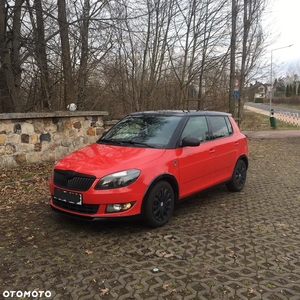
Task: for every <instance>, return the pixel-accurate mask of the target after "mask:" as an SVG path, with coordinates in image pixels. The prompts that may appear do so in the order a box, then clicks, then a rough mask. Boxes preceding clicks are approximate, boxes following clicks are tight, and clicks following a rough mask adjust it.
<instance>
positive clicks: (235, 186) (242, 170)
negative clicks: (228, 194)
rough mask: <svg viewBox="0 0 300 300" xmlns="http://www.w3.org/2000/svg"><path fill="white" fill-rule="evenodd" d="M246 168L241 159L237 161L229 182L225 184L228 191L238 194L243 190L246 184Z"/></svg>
mask: <svg viewBox="0 0 300 300" xmlns="http://www.w3.org/2000/svg"><path fill="white" fill-rule="evenodd" d="M246 177H247V167H246V164H245V162H244V161H243V160H242V159H239V160H238V161H237V163H236V165H235V168H234V170H233V174H232V177H231V179H230V181H229V182H228V183H227V184H226V187H227V188H228V190H229V191H233V192H239V191H241V190H242V189H243V187H244V186H245V183H246Z"/></svg>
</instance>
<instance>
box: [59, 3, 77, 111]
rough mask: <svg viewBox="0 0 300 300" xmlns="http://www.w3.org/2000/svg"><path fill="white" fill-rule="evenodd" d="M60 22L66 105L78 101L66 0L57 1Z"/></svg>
mask: <svg viewBox="0 0 300 300" xmlns="http://www.w3.org/2000/svg"><path fill="white" fill-rule="evenodd" d="M57 9H58V10H57V12H58V24H59V29H60V41H61V59H62V65H63V74H64V101H65V105H68V104H70V103H72V102H75V103H76V102H77V99H76V93H75V82H74V79H73V73H72V65H71V52H70V42H69V23H68V21H67V11H66V1H65V0H58V1H57Z"/></svg>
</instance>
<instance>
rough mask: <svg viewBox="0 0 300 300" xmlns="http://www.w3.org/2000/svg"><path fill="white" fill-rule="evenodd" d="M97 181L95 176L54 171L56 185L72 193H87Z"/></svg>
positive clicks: (67, 171) (69, 171) (68, 171)
mask: <svg viewBox="0 0 300 300" xmlns="http://www.w3.org/2000/svg"><path fill="white" fill-rule="evenodd" d="M95 180H96V177H95V176H92V175H86V174H82V173H77V172H75V171H71V170H54V184H55V185H56V186H59V187H62V188H66V189H69V190H72V191H87V190H88V189H89V188H90V187H91V185H92V184H93V183H94V181H95Z"/></svg>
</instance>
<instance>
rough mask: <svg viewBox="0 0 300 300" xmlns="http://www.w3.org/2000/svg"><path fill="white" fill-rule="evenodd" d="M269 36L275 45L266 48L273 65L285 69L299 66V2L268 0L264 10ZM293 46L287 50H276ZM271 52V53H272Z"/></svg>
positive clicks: (292, 0) (298, 0)
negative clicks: (268, 2)
mask: <svg viewBox="0 0 300 300" xmlns="http://www.w3.org/2000/svg"><path fill="white" fill-rule="evenodd" d="M266 17H267V20H268V23H270V25H269V26H268V28H267V31H268V29H269V31H270V33H271V35H272V36H273V37H274V39H275V43H273V44H272V45H270V46H269V47H268V51H267V52H269V53H270V54H269V55H270V59H271V52H272V58H273V63H274V64H275V65H282V66H284V68H285V69H287V68H288V67H289V66H290V65H297V64H298V65H300V0H270V4H269V5H268V7H267V10H266ZM291 44H292V45H293V46H291V47H288V48H284V49H278V50H275V49H277V48H281V47H286V46H289V45H291ZM272 50H273V51H272Z"/></svg>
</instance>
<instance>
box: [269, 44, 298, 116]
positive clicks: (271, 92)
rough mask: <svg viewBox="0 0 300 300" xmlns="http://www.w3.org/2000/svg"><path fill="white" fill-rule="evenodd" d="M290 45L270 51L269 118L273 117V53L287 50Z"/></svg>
mask: <svg viewBox="0 0 300 300" xmlns="http://www.w3.org/2000/svg"><path fill="white" fill-rule="evenodd" d="M292 46H293V44H292V45H288V46H285V47H280V48H276V49H272V50H271V87H270V116H272V115H273V113H272V95H273V51H276V50H280V49H285V48H289V47H292Z"/></svg>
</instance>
